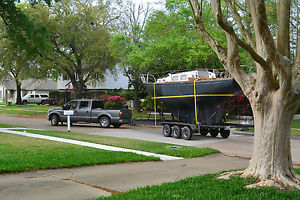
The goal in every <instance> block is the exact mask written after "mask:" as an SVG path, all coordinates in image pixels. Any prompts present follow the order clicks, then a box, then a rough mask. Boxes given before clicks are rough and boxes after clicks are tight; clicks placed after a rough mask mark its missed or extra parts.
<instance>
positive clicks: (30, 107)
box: [0, 105, 58, 111]
mask: <svg viewBox="0 0 300 200" xmlns="http://www.w3.org/2000/svg"><path fill="white" fill-rule="evenodd" d="M54 107H58V106H46V105H12V106H2V107H0V109H1V110H33V111H48V110H49V109H50V108H54Z"/></svg>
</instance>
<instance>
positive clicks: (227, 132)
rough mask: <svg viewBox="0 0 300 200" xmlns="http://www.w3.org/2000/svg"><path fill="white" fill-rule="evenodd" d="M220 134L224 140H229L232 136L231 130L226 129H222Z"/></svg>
mask: <svg viewBox="0 0 300 200" xmlns="http://www.w3.org/2000/svg"><path fill="white" fill-rule="evenodd" d="M220 134H221V136H222V138H228V137H229V135H230V130H225V129H224V128H221V129H220Z"/></svg>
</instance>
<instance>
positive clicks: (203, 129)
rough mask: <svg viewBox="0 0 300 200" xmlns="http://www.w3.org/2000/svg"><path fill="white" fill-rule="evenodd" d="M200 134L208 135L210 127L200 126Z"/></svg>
mask: <svg viewBox="0 0 300 200" xmlns="http://www.w3.org/2000/svg"><path fill="white" fill-rule="evenodd" d="M200 134H201V135H202V136H206V135H207V134H208V128H200Z"/></svg>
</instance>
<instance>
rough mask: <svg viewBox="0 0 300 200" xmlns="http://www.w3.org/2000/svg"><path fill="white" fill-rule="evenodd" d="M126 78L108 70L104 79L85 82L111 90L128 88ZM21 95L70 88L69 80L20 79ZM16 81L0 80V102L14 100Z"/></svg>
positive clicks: (99, 88)
mask: <svg viewBox="0 0 300 200" xmlns="http://www.w3.org/2000/svg"><path fill="white" fill-rule="evenodd" d="M128 82H129V81H128V78H127V77H125V76H124V75H123V72H122V71H121V70H118V71H117V72H116V75H115V76H114V75H112V73H110V71H109V70H107V71H106V73H105V80H104V81H103V82H97V83H96V84H95V85H92V84H87V89H88V90H111V89H120V88H123V89H128ZM21 89H22V90H21V96H22V97H23V96H24V95H26V94H48V95H49V92H51V91H66V90H72V89H73V87H72V84H71V82H70V80H68V79H65V78H63V77H62V76H61V77H60V78H59V79H58V80H57V81H54V80H51V79H45V80H36V79H27V80H22V81H21ZM16 90H17V89H16V83H15V81H14V79H13V78H12V77H9V78H7V79H4V80H2V81H0V102H13V103H15V102H16V98H17V91H16Z"/></svg>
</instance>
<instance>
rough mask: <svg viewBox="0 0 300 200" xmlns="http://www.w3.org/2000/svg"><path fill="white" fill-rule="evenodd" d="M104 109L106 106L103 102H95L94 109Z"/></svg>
mask: <svg viewBox="0 0 300 200" xmlns="http://www.w3.org/2000/svg"><path fill="white" fill-rule="evenodd" d="M97 108H104V104H103V102H102V101H93V104H92V109H97Z"/></svg>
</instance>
